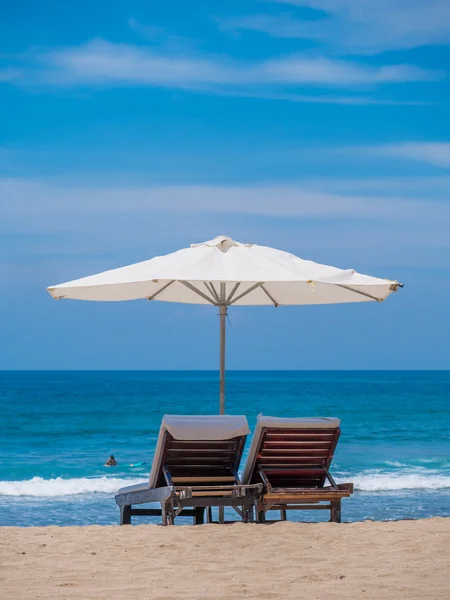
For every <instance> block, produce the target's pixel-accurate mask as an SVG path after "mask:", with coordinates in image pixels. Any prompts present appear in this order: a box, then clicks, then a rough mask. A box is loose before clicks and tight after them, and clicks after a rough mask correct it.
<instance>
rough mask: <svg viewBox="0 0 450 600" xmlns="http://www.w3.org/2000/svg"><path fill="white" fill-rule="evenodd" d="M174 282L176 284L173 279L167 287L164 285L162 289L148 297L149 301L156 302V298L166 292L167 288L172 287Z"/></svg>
mask: <svg viewBox="0 0 450 600" xmlns="http://www.w3.org/2000/svg"><path fill="white" fill-rule="evenodd" d="M174 282H175V279H172V281H169V282H168V283H166V284H165V285H163V286H162V288H160V289H159V290H158V291H157V292H155V293H154V294H153V295H152V296H148V298H147V300H154V299H155V298H156V296H159V294H161V292H163V291H164V290H167V288H168V287H169V285H172V283H174Z"/></svg>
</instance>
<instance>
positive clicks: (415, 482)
mask: <svg viewBox="0 0 450 600" xmlns="http://www.w3.org/2000/svg"><path fill="white" fill-rule="evenodd" d="M336 480H337V482H338V483H339V482H344V481H353V483H354V484H355V489H357V490H360V491H363V492H383V491H401V490H418V489H423V490H442V489H446V488H448V489H450V476H448V475H442V474H439V473H438V472H436V471H431V470H428V472H427V470H425V469H417V470H411V471H407V472H405V470H402V471H392V472H390V473H383V472H379V471H363V472H362V473H360V474H353V475H352V474H348V475H346V476H345V477H343V476H341V477H336ZM137 483H143V478H140V479H136V478H130V479H125V478H119V477H92V478H89V477H80V478H74V479H63V478H62V477H56V478H54V479H43V478H42V477H33V478H32V479H26V480H22V481H0V496H28V497H36V498H52V497H58V496H75V495H77V494H96V493H100V494H115V493H116V492H117V490H118V489H119V488H121V487H125V486H127V485H134V484H137Z"/></svg>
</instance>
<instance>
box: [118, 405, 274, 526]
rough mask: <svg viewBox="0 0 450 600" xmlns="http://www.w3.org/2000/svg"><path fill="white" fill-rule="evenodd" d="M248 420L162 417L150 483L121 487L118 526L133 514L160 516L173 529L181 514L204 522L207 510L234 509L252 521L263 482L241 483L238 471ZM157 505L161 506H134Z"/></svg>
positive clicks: (210, 417)
mask: <svg viewBox="0 0 450 600" xmlns="http://www.w3.org/2000/svg"><path fill="white" fill-rule="evenodd" d="M249 432H250V430H249V428H248V424H247V419H246V418H245V417H244V416H229V415H217V416H191V415H189V416H174V415H166V416H165V417H164V418H163V421H162V424H161V429H160V433H159V437H158V442H157V444H156V450H155V457H154V460H153V466H152V470H151V473H150V480H149V482H148V483H144V484H139V485H132V486H128V487H126V488H122V489H120V490H119V491H118V493H117V495H116V503H117V505H118V506H119V508H120V524H121V525H126V524H130V523H131V517H132V516H161V518H162V524H163V525H172V524H173V523H174V520H175V518H176V517H177V516H178V515H181V516H188V515H191V516H192V517H193V519H194V523H203V520H204V512H205V508H207V509H208V513H207V514H208V520H211V507H212V506H231V507H232V508H234V509H235V510H236V512H237V513H238V514H239V515H240V516H241V518H242V520H243V521H244V522H248V521H249V520H250V519H251V516H252V513H253V509H254V506H255V505H256V502H257V497H258V495H259V494H260V493H261V490H262V485H261V484H256V485H255V484H250V485H242V483H241V481H240V479H239V475H238V468H239V463H240V461H241V457H242V452H243V450H244V445H245V440H246V437H247V434H248V433H249ZM152 502H157V503H159V504H160V507H161V508H160V509H157V508H134V506H135V505H139V504H147V503H152Z"/></svg>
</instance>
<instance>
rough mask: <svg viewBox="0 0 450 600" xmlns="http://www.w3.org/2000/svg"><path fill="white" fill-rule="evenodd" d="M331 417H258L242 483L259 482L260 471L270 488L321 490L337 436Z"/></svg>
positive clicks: (337, 423) (260, 478) (337, 425)
mask: <svg viewBox="0 0 450 600" xmlns="http://www.w3.org/2000/svg"><path fill="white" fill-rule="evenodd" d="M339 425H340V422H339V420H338V419H331V418H312V419H276V418H274V417H260V418H259V419H258V422H257V426H256V429H255V435H254V438H253V443H252V446H251V448H250V453H249V457H248V460H247V463H246V466H245V469H244V473H243V476H242V481H243V483H261V482H262V481H263V480H262V477H261V474H260V472H259V469H260V468H262V469H263V470H264V473H265V474H266V476H267V478H268V480H269V481H270V484H271V485H272V487H275V488H289V487H295V488H299V487H305V488H316V487H323V485H324V482H325V472H324V470H323V469H324V468H326V469H328V468H329V466H330V464H331V461H332V459H333V454H334V450H335V448H336V444H337V441H338V439H339V435H340V429H339Z"/></svg>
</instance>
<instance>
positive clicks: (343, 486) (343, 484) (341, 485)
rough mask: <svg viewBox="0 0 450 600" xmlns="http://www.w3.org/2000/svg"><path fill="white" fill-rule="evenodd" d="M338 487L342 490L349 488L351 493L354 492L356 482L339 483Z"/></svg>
mask: <svg viewBox="0 0 450 600" xmlns="http://www.w3.org/2000/svg"><path fill="white" fill-rule="evenodd" d="M338 488H339V489H340V490H347V491H348V492H350V494H353V490H354V488H355V484H354V483H338Z"/></svg>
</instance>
